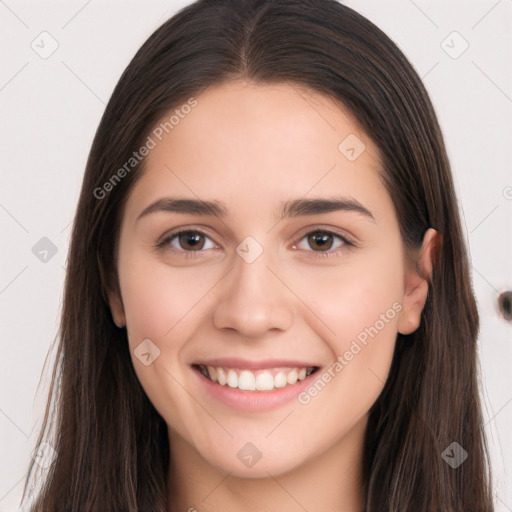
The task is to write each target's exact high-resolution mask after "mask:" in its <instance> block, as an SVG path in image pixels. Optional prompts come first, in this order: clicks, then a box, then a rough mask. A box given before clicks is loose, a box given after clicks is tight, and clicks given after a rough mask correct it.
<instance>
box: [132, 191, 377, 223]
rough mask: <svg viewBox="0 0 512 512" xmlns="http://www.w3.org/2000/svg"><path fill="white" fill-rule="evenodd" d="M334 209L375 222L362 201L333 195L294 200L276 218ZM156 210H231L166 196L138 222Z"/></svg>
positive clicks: (197, 212) (216, 214)
mask: <svg viewBox="0 0 512 512" xmlns="http://www.w3.org/2000/svg"><path fill="white" fill-rule="evenodd" d="M334 211H346V212H354V213H358V214H361V215H363V216H364V217H367V218H368V219H369V220H371V221H373V222H375V217H374V215H373V213H372V212H371V211H370V210H369V209H368V208H366V207H364V206H363V205H362V204H361V203H360V202H359V201H357V200H356V199H354V198H351V197H331V198H320V199H294V200H291V201H286V202H284V203H282V204H281V209H280V210H277V211H276V212H275V216H276V218H293V217H300V216H303V215H318V214H322V213H330V212H334ZM155 212H169V213H182V214H190V215H208V216H212V217H218V218H225V217H227V216H228V209H227V208H226V206H225V205H224V204H223V203H221V202H219V201H202V200H200V199H185V198H177V197H165V198H162V199H158V200H157V201H155V202H154V203H152V204H150V205H149V206H148V207H147V208H145V209H144V210H143V211H142V213H141V214H140V215H139V216H138V217H137V221H138V220H139V219H141V218H142V217H145V216H147V215H149V214H151V213H155Z"/></svg>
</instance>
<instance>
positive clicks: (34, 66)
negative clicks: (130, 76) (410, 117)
mask: <svg viewBox="0 0 512 512" xmlns="http://www.w3.org/2000/svg"><path fill="white" fill-rule="evenodd" d="M188 3H189V2H188V1H187V2H181V1H167V2H163V1H144V2H143V1H139V2H134V1H132V2H128V1H123V2H121V1H112V0H110V1H106V0H103V1H102V0H89V1H66V2H64V1H61V2H57V1H55V2H48V1H38V2H35V1H32V2H16V1H15V0H0V47H1V52H0V55H1V67H0V108H1V110H0V112H1V115H0V140H1V144H2V151H1V157H0V173H1V182H0V183H1V186H0V233H1V241H2V245H1V251H0V315H1V316H0V318H1V324H0V325H1V327H0V328H1V336H0V382H1V385H0V465H1V466H0V511H13V510H16V509H17V505H18V503H19V500H20V496H21V490H22V486H23V480H24V477H25V473H26V470H27V467H28V463H29V459H30V456H31V452H32V449H33V442H34V439H35V435H36V434H37V430H36V427H37V425H39V423H40V421H41V413H42V406H43V405H44V400H45V398H46V393H47V389H48V386H47V382H48V371H47V372H46V373H44V374H43V379H42V381H41V385H40V387H39V391H38V384H39V379H40V376H41V372H42V370H43V364H44V360H45V357H46V354H47V352H48V350H49V348H50V346H51V344H52V342H53V339H54V337H55V335H56V328H57V324H58V315H59V310H60V305H61V298H62V292H61V288H62V283H63V277H64V272H65V265H66V253H67V247H68V242H69V235H70V223H71V221H72V218H73V215H74V210H75V206H76V201H77V198H78V193H79V189H80V185H81V180H82V176H83V172H84V168H85V163H86V158H87V154H88V151H89V148H90V145H91V143H92V139H93V135H94V133H95V130H96V127H97V125H98V122H99V120H100V117H101V115H102V113H103V110H104V107H105V104H106V102H107V100H108V98H109V96H110V94H111V92H112V90H113V88H114V86H115V84H116V82H117V80H118V79H119V77H120V75H121V73H122V71H123V70H124V68H125V67H126V65H127V64H128V62H129V61H130V59H131V58H132V57H133V55H134V53H135V52H136V50H137V49H138V48H139V47H140V45H141V44H142V43H143V42H144V41H145V40H146V38H147V37H148V36H149V35H150V34H151V33H152V32H153V31H154V30H155V29H156V28H157V27H158V26H159V25H160V24H161V23H163V22H164V21H165V20H166V19H167V18H168V17H169V16H171V15H172V14H173V13H174V12H175V11H176V10H177V9H178V8H180V7H182V6H184V5H186V4H188ZM348 5H350V6H351V7H354V8H356V9H357V10H359V11H360V12H361V13H362V14H364V15H365V16H367V17H368V18H369V19H371V20H372V21H374V22H375V23H376V24H377V25H378V26H379V27H381V28H382V29H383V30H384V31H385V32H387V33H388V34H389V35H390V36H391V38H392V39H394V40H395V41H396V42H397V44H398V45H399V46H400V47H401V48H402V50H403V51H404V52H405V54H406V55H407V56H408V57H409V59H410V60H411V61H412V62H413V64H414V66H415V68H416V69H417V71H418V73H419V74H420V76H422V77H423V78H424V82H425V85H426V87H427V89H428V91H429V93H430V95H431V97H432V100H433V103H434V106H435V107H436V110H437V113H438V116H439V119H440V122H441V126H442V128H443V132H444V135H445V138H446V143H447V146H448V150H449V156H450V158H451V162H452V166H453V172H454V175H455V182H456V188H457V194H458V196H459V199H460V204H461V213H462V215H463V221H464V222H465V228H466V239H467V241H468V244H469V247H470V253H471V258H472V269H473V286H474V290H475V294H476V296H477V300H478V306H479V311H480V315H481V334H480V354H481V365H482V376H483V383H484V388H483V389H484V393H483V394H484V396H483V399H484V415H485V421H486V427H485V428H486V432H487V434H488V437H489V444H490V447H491V450H492V456H493V466H494V468H493V469H494V473H495V480H496V492H495V499H496V510H497V511H498V512H505V511H512V474H511V473H512V436H511V435H510V432H512V371H511V370H512V369H511V361H512V325H511V324H510V323H507V322H505V321H504V320H502V319H501V318H500V317H499V315H498V313H497V307H496V299H497V296H498V293H499V292H501V291H503V290H507V289H508V290H511V289H512V264H511V262H512V230H511V229H510V225H511V220H512V173H511V170H510V165H511V162H512V138H511V135H512V58H511V57H512V0H500V1H496V0H491V1H484V0H480V1H464V2H462V1H455V0H451V1H446V0H444V1H442V2H441V1H437V2H434V1H426V0H415V1H412V0H401V1H400V2H398V1H395V2H391V1H382V0H380V1H379V0H371V1H369V0H364V1H359V2H356V1H355V0H354V1H351V2H348ZM43 31H47V32H48V33H49V34H51V37H52V38H54V39H55V40H56V41H57V43H58V48H57V50H56V51H55V52H54V53H53V54H52V55H51V56H49V57H48V58H47V59H42V58H41V57H40V56H39V55H38V54H37V53H36V52H35V51H34V50H33V49H32V48H31V43H32V41H34V40H35V42H36V43H38V41H39V43H38V44H39V45H40V46H42V43H41V42H40V41H41V39H40V37H48V36H39V35H40V34H41V32H43ZM453 31H456V32H458V34H460V36H461V37H459V36H458V35H453V34H452V33H453ZM38 37H39V39H38ZM443 41H445V42H444V43H443ZM464 41H466V42H467V44H469V47H468V48H467V50H466V51H465V52H464V53H462V54H461V55H460V56H458V58H452V57H453V55H455V54H458V53H459V52H460V50H461V49H463V48H464V46H465V44H466V43H465V42H464ZM50 43H51V41H50V39H47V40H46V44H45V48H47V49H48V48H50V46H49V45H50ZM447 51H448V52H451V53H452V56H450V55H449V54H448V53H447ZM42 237H48V238H49V239H50V240H51V241H52V242H53V243H54V244H55V246H56V247H57V253H56V255H55V256H54V257H52V258H50V259H49V261H47V262H46V263H44V262H41V261H40V260H39V259H38V258H36V256H35V255H34V254H33V253H32V247H33V246H34V245H35V244H36V243H37V242H38V241H39V240H40V239H41V238H42ZM51 362H52V361H51ZM310 512H313V511H310Z"/></svg>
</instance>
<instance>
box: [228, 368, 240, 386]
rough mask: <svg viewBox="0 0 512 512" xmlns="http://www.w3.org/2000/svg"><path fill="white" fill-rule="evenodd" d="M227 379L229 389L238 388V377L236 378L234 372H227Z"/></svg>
mask: <svg viewBox="0 0 512 512" xmlns="http://www.w3.org/2000/svg"><path fill="white" fill-rule="evenodd" d="M227 379H228V386H229V387H230V388H236V387H238V377H237V376H236V372H235V370H228V374H227Z"/></svg>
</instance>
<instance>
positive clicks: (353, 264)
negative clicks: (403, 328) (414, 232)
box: [290, 249, 403, 420]
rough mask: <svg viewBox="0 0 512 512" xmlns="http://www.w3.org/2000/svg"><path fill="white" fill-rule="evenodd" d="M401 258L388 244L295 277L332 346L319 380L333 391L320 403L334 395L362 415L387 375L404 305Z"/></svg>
mask: <svg viewBox="0 0 512 512" xmlns="http://www.w3.org/2000/svg"><path fill="white" fill-rule="evenodd" d="M400 262H401V256H400V253H399V252H398V251H395V250H393V249H390V250H388V251H387V252H386V251H384V252H372V254H368V255H367V256H363V255H361V257H359V258H355V257H354V258H353V259H352V260H351V261H350V262H348V260H347V264H346V266H343V265H340V266H339V267H336V268H334V267H332V268H329V269H325V268H324V269H322V270H321V271H318V270H317V271H316V272H315V273H313V271H309V272H308V273H307V276H305V275H304V273H303V275H304V277H303V278H302V279H301V280H300V281H297V278H295V279H296V283H297V288H296V289H297V290H300V291H299V294H300V296H301V297H304V302H305V303H306V304H307V306H308V308H309V309H310V310H311V312H312V313H314V315H313V314H312V313H308V315H309V318H310V322H314V325H315V329H316V330H317V332H319V333H321V335H322V337H323V339H324V341H325V342H326V344H327V345H328V346H329V348H330V351H331V357H332V366H330V367H329V368H328V369H327V370H328V371H327V374H326V372H325V371H324V372H323V374H324V378H323V382H326V383H327V382H328V384H327V387H328V388H330V390H331V391H329V392H328V393H325V394H324V398H323V399H321V400H319V401H318V404H321V403H323V406H325V407H328V406H329V403H330V402H329V401H330V400H332V397H333V396H335V397H336V401H337V404H339V405H340V406H341V408H340V409H339V410H344V411H349V410H350V411H354V412H355V413H356V414H358V412H357V411H359V413H360V414H361V415H362V414H364V413H365V412H366V411H367V410H368V409H369V408H370V407H371V405H373V403H374V402H375V400H376V399H377V397H378V395H379V394H380V392H381V390H382V388H383V386H384V383H385V381H386V379H387V376H388V374H389V369H390V366H391V361H392V358H393V352H394V348H395V342H396V336H397V325H398V318H399V313H400V311H401V308H402V306H401V297H402V290H403V274H402V266H401V263H400ZM297 275H300V273H298V274H297ZM290 278H291V277H290ZM335 362H336V363H335ZM325 374H326V375H325ZM319 379H322V375H319ZM331 383H332V384H331ZM317 388H319V389H322V385H321V384H320V385H319V386H317ZM315 392H316V391H314V390H313V394H314V393H315ZM331 392H332V394H331ZM328 397H330V398H328ZM305 400H306V401H307V397H306V398H305ZM324 400H326V401H325V402H324ZM330 413H332V414H334V415H336V414H337V413H336V412H334V411H331V412H330ZM330 413H327V414H330ZM337 420H339V418H337Z"/></svg>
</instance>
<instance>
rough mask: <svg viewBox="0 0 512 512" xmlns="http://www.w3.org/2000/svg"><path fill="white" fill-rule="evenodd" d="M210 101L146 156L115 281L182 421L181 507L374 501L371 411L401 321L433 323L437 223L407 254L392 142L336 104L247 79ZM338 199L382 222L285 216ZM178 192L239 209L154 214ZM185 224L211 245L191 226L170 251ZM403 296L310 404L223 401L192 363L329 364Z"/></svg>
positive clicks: (167, 401) (123, 313)
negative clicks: (394, 188) (354, 140)
mask: <svg viewBox="0 0 512 512" xmlns="http://www.w3.org/2000/svg"><path fill="white" fill-rule="evenodd" d="M196 99H197V102H198V105H197V106H196V107H195V108H194V109H193V110H192V111H191V113H190V114H188V115H187V116H185V117H184V119H181V120H180V122H179V124H178V125H176V126H175V127H174V129H173V130H172V131H170V132H169V134H168V135H167V136H166V137H165V138H164V139H163V140H162V142H159V143H158V144H157V146H156V147H155V148H154V149H152V150H151V151H150V153H149V155H148V156H147V157H146V162H145V165H146V167H145V171H144V174H143V175H142V177H141V178H140V180H138V181H137V183H136V184H135V186H134V188H133V190H132V193H131V194H130V196H129V198H128V201H127V203H126V206H125V211H124V216H123V221H122V226H121V232H120V245H119V258H118V276H119V286H120V294H117V293H115V292H112V293H111V294H110V305H111V310H112V315H113V318H114V321H115V322H116V324H117V325H118V326H124V325H126V328H127V333H128V340H129V344H130V349H131V353H132V360H133V365H134V368H135V371H136V373H137V376H138V378H139V380H140V382H141V384H142V386H143V388H144V390H145V392H146V393H147V395H148V397H149V399H150V400H151V401H152V403H153V404H154V406H155V407H156V409H157V410H158V412H159V413H160V414H161V415H162V417H163V418H164V419H165V421H166V423H167V425H168V427H169V442H170V447H171V460H172V462H171V467H170V471H169V480H168V493H169V509H172V510H179V511H187V510H190V509H192V510H194V509H196V510H198V511H199V512H210V511H219V510H222V511H224V512H231V511H238V510H246V511H254V512H256V511H266V512H268V511H280V512H283V511H285V512H292V511H293V512H295V511H303V510H304V509H306V510H309V511H317V510H322V511H325V512H328V511H332V512H334V511H337V512H340V511H359V510H361V509H362V503H363V481H362V476H361V475H362V472H361V458H362V449H363V438H364V432H365V429H366V425H367V418H368V411H369V409H370V408H371V406H372V404H373V403H374V402H375V401H376V399H377V398H378V396H379V394H380V392H381V391H382V389H383V386H384V382H385V380H386V378H387V376H388V373H389V368H390V364H391V360H392V355H393V350H394V346H395V341H396V336H397V333H398V332H400V333H403V334H409V333H411V332H413V331H414V330H416V329H417V328H418V326H419V322H420V316H421V311H422V309H423V307H424V304H425V300H426V296H427V292H428V283H427V281H426V278H425V276H428V275H429V274H430V272H431V268H432V265H431V261H432V256H433V254H434V251H435V243H436V242H435V241H436V232H435V231H434V230H433V229H429V230H428V231H427V232H426V234H425V237H424V241H423V246H422V248H421V250H420V251H418V253H416V254H414V255H412V256H413V257H411V256H410V255H409V254H408V253H406V251H405V250H404V247H403V244H402V240H401V237H400V232H399V226H398V222H397V218H396V215H395V210H394V206H393V203H392V201H391V199H390V197H389V195H388V193H387V192H386V190H385V188H384V186H383V184H382V183H381V181H380V179H379V169H380V166H381V164H380V157H379V152H378V150H377V148H376V146H375V145H374V144H373V143H372V141H371V140H370V139H369V137H368V136H367V135H366V134H365V132H364V131H363V130H362V129H361V127H360V126H359V125H358V123H357V122H356V120H355V119H353V117H352V116H350V115H349V114H348V113H347V111H346V110H345V109H343V108H342V106H340V105H339V104H337V103H335V102H334V101H333V100H332V99H330V98H328V97H325V96H323V95H319V94H315V93H311V92H307V91H305V90H302V89H300V88H299V87H297V86H292V85H290V84H274V85H255V84H250V83H248V82H244V81H234V82H229V83H226V84H223V85H221V86H216V87H213V88H210V89H208V90H207V91H205V92H203V93H202V94H201V95H200V96H198V97H197V98H196ZM350 134H355V135H356V136H357V137H358V138H359V139H360V140H361V141H362V142H363V143H364V144H365V146H366V149H365V150H364V151H363V153H362V154H361V155H360V156H359V157H358V158H357V159H356V160H355V161H349V160H348V159H347V158H346V157H345V156H344V154H342V153H341V152H340V151H339V150H338V145H339V144H340V142H341V141H343V140H344V139H345V138H346V137H347V136H348V135H350ZM335 194H336V195H338V196H339V195H341V196H344V197H350V198H353V199H356V200H357V201H359V202H360V203H361V204H363V205H364V206H365V207H366V208H367V209H368V210H370V211H371V212H372V213H373V215H374V220H371V219H369V218H368V217H366V216H364V215H361V214H360V213H357V212H354V211H333V212H329V213H321V214H315V215H302V216H298V217H293V218H284V219H282V220H279V218H278V217H276V216H275V215H276V211H278V208H279V206H280V203H281V202H283V201H287V200H292V199H298V198H308V199H312V198H331V197H333V195H335ZM169 196H173V197H177V196H178V197H183V198H191V199H198V198H200V199H201V200H204V201H206V200H216V201H219V202H222V203H223V204H224V205H225V207H226V208H227V210H228V215H227V216H226V217H225V218H222V219H220V218H215V217H212V216H208V215H193V214H183V213H175V212H174V213H173V212H165V211H158V212H154V213H151V214H148V215H145V216H143V217H141V218H140V219H138V220H137V218H138V217H139V215H140V214H141V212H142V211H143V210H144V209H145V208H146V207H148V205H150V204H151V203H153V202H154V201H156V200H158V199H161V198H164V197H169ZM177 228H182V229H184V228H188V229H201V230H203V231H204V232H205V233H206V237H205V238H201V237H200V238H199V242H200V243H199V244H198V245H199V250H197V249H195V250H194V249H191V248H190V245H188V246H187V245H186V240H184V241H183V240H182V244H183V243H185V247H183V245H180V240H179V238H178V237H175V238H174V239H173V241H172V242H169V243H168V244H167V245H166V246H164V247H161V248H156V247H155V246H156V245H157V243H158V242H159V241H160V240H162V239H163V238H165V237H164V235H169V234H172V232H173V231H175V230H177ZM318 228H322V229H330V230H333V231H336V233H337V234H339V235H341V236H346V237H349V239H350V240H352V241H353V242H355V243H356V246H355V247H352V246H348V245H344V243H343V241H342V240H341V239H338V238H337V237H336V236H333V237H332V238H329V237H328V238H327V244H325V246H324V247H325V248H322V247H320V248H319V246H318V245H315V240H314V239H313V240H311V238H308V236H307V235H308V234H309V233H311V232H312V231H314V230H315V229H318ZM247 236H252V237H253V238H254V239H255V240H256V241H257V242H258V243H259V244H260V246H261V247H262V248H263V252H262V254H261V255H260V256H259V257H258V258H257V259H256V260H255V261H254V262H253V263H247V262H246V261H245V260H244V259H242V258H241V257H240V256H239V255H238V253H237V252H236V248H237V246H238V245H239V244H240V243H241V242H242V240H244V239H245V238H246V237H247ZM330 244H332V246H331V245H330ZM325 252H330V253H331V256H330V257H323V254H324V253H325ZM185 255H189V256H190V257H188V258H187V257H185ZM414 260H416V261H414ZM416 262H419V265H420V267H421V269H422V274H421V275H420V274H419V273H418V272H417V270H416ZM394 303H398V304H400V305H401V311H400V312H399V313H397V314H396V315H395V316H394V318H391V319H389V318H388V322H386V323H385V324H384V327H383V328H381V329H380V330H379V332H378V334H377V335H376V336H374V337H373V338H369V341H368V343H367V345H366V346H364V348H363V349H362V350H361V351H360V352H358V353H357V355H355V356H354V357H353V359H352V360H351V361H349V362H348V364H347V365H346V366H344V367H343V369H342V371H340V372H338V373H337V374H336V377H335V378H333V379H332V380H331V381H330V382H329V383H328V385H327V386H325V388H324V389H323V390H322V391H321V392H320V393H318V395H317V396H315V397H314V398H312V399H311V401H310V402H309V403H307V404H306V405H304V404H301V403H299V402H298V401H297V400H292V401H290V402H288V403H286V404H284V405H281V406H280V407H278V408H277V409H274V410H271V411H267V412H264V413H263V412H262V413H253V412H241V411H238V410H236V409H233V408H230V407H228V406H226V405H224V404H222V403H220V402H218V401H216V400H214V399H212V398H209V395H208V394H207V393H206V390H205V389H204V387H203V386H202V385H201V383H200V381H199V380H198V379H197V376H196V374H195V373H194V371H193V370H192V368H191V366H190V365H191V363H192V362H193V361H196V360H198V359H200V360H205V359H208V358H213V357H224V356H230V357H240V358H244V359H250V360H262V359H268V358H279V359H287V358H294V359H298V360H300V361H311V362H312V363H314V364H316V365H319V366H321V367H323V368H328V367H330V366H331V365H332V363H333V362H334V361H335V360H336V358H337V357H338V355H340V354H341V355H342V354H344V353H345V352H346V351H347V350H348V349H349V348H350V346H351V343H352V342H353V340H354V339H356V337H357V335H358V334H360V333H361V332H362V331H364V329H365V327H368V326H372V325H374V324H375V323H376V321H377V320H378V319H379V318H380V317H379V315H381V314H385V313H386V311H388V310H389V309H390V308H392V305H393V304H394ZM145 339H150V340H151V341H152V342H153V343H154V345H156V346H157V347H158V348H159V350H160V355H159V357H158V358H156V359H155V360H154V362H153V363H152V364H150V365H148V366H145V365H144V364H142V363H141V362H140V360H139V359H138V358H137V357H135V356H134V352H133V351H134V350H135V349H136V348H137V346H138V345H139V344H140V343H141V342H142V340H145ZM321 371H322V370H320V372H321ZM249 441H250V442H251V443H253V444H254V445H255V446H256V447H257V448H258V449H259V450H260V451H261V452H262V458H261V459H260V460H259V461H258V462H257V463H256V464H255V465H253V466H252V467H246V466H245V465H244V464H242V463H241V461H240V460H239V459H238V458H237V456H236V453H237V451H238V450H239V449H240V448H242V447H243V446H244V445H245V444H246V443H247V442H249Z"/></svg>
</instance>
